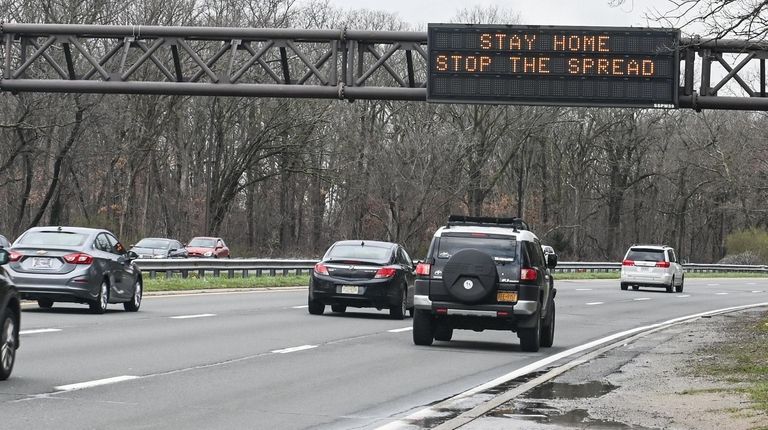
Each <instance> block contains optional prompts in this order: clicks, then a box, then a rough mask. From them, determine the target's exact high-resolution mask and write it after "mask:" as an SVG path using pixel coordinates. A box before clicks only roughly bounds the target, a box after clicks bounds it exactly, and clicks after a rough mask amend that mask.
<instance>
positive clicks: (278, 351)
mask: <svg viewBox="0 0 768 430" xmlns="http://www.w3.org/2000/svg"><path fill="white" fill-rule="evenodd" d="M312 348H317V345H301V346H294V347H292V348H285V349H276V350H274V351H271V352H272V353H273V354H287V353H289V352H296V351H304V350H305V349H312Z"/></svg>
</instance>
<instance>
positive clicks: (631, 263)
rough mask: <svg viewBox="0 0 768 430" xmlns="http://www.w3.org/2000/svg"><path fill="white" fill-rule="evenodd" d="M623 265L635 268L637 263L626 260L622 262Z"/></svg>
mask: <svg viewBox="0 0 768 430" xmlns="http://www.w3.org/2000/svg"><path fill="white" fill-rule="evenodd" d="M621 265H622V266H634V265H635V262H634V261H632V260H624V261H622V262H621Z"/></svg>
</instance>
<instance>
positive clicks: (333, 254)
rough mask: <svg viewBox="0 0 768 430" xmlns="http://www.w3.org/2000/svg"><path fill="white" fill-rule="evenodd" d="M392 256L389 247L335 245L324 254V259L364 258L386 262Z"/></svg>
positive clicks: (376, 261) (365, 259)
mask: <svg viewBox="0 0 768 430" xmlns="http://www.w3.org/2000/svg"><path fill="white" fill-rule="evenodd" d="M391 256H392V251H391V250H390V248H382V247H380V246H371V245H359V244H350V245H335V246H333V247H331V249H329V250H328V252H327V253H326V254H325V257H324V258H323V259H324V260H364V261H372V262H375V263H381V264H387V263H389V260H390V258H391Z"/></svg>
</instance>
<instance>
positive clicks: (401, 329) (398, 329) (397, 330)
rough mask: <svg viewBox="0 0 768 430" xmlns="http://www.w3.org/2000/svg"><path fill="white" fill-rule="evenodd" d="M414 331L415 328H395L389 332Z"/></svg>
mask: <svg viewBox="0 0 768 430" xmlns="http://www.w3.org/2000/svg"><path fill="white" fill-rule="evenodd" d="M411 330H413V327H403V328H393V329H392V330H387V331H388V332H390V333H402V332H404V331H411Z"/></svg>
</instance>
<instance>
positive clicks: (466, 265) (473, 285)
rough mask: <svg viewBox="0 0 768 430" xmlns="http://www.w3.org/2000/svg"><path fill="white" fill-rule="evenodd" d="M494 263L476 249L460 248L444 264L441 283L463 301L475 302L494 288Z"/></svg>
mask: <svg viewBox="0 0 768 430" xmlns="http://www.w3.org/2000/svg"><path fill="white" fill-rule="evenodd" d="M497 279H498V274H497V273H496V263H495V262H494V261H493V258H492V257H491V256H490V255H488V254H486V253H484V252H482V251H479V250H477V249H462V250H461V251H459V252H457V253H456V254H454V255H453V256H451V258H450V259H448V262H447V263H446V264H445V268H443V283H444V284H445V286H446V288H447V289H448V293H449V294H450V295H451V296H452V297H453V298H455V299H456V300H458V301H460V302H463V303H477V302H479V301H481V300H483V299H484V298H486V297H488V295H490V294H491V293H492V292H494V291H495V290H496V280H497Z"/></svg>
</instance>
